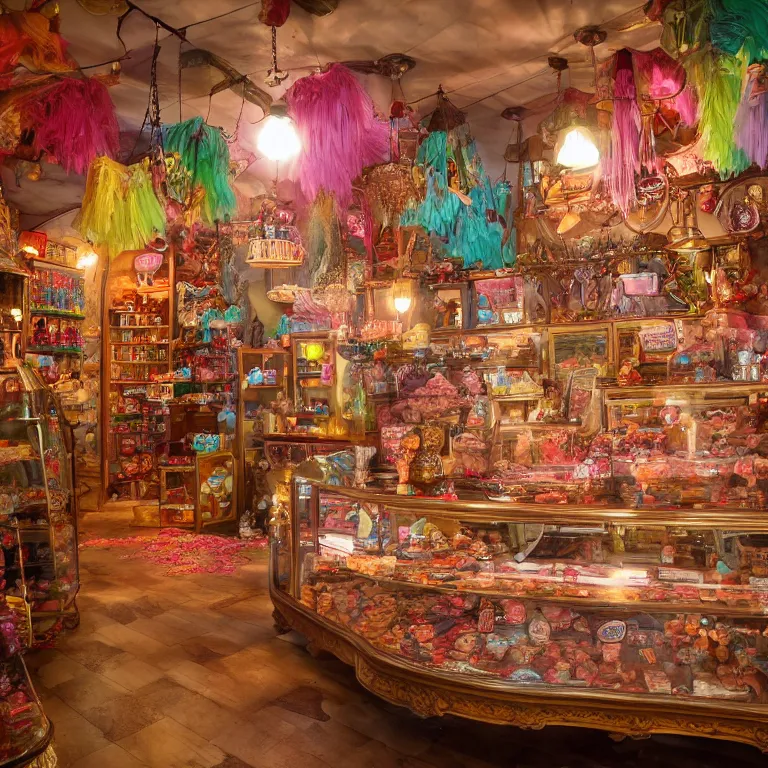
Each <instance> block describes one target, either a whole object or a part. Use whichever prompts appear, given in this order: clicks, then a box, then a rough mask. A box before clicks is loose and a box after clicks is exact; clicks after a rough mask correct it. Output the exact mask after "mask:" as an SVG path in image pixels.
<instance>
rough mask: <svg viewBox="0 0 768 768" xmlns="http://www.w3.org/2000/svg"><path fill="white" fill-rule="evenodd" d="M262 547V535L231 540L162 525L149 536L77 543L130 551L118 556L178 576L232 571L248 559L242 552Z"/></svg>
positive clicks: (263, 542)
mask: <svg viewBox="0 0 768 768" xmlns="http://www.w3.org/2000/svg"><path fill="white" fill-rule="evenodd" d="M266 546H267V539H266V538H265V537H261V538H253V539H235V538H229V537H226V536H211V535H208V534H194V533H190V532H189V531H183V530H181V529H180V528H165V529H164V530H162V531H160V532H159V533H157V534H153V535H150V536H127V537H123V538H116V539H101V538H97V539H88V540H86V541H83V542H81V544H80V549H86V548H90V549H118V548H122V549H128V550H134V551H129V552H127V553H126V554H124V555H121V558H122V559H134V558H139V559H142V560H147V561H149V562H151V563H156V564H157V565H162V566H164V567H165V568H166V575H167V576H181V575H184V574H189V573H234V572H235V571H236V570H237V567H238V566H241V565H247V564H248V563H249V562H251V561H250V558H249V557H248V556H247V554H246V553H248V552H253V551H255V550H258V549H264V548H265V547H266Z"/></svg>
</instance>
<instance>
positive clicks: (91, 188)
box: [74, 157, 165, 257]
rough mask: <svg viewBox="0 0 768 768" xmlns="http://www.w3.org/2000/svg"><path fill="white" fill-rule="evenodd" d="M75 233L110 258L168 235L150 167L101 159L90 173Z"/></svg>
mask: <svg viewBox="0 0 768 768" xmlns="http://www.w3.org/2000/svg"><path fill="white" fill-rule="evenodd" d="M74 227H75V229H77V230H78V232H80V234H81V235H82V236H83V237H85V238H86V239H88V240H90V241H91V242H92V243H94V244H95V245H99V246H104V247H105V248H107V250H108V251H109V254H110V257H114V256H117V255H118V254H119V253H121V252H122V251H132V250H138V249H139V248H144V247H145V246H146V244H147V243H148V242H149V241H150V240H151V239H152V238H153V237H154V236H155V235H156V234H157V233H161V234H162V233H163V232H164V231H165V216H164V214H163V209H162V206H161V205H160V203H159V202H158V200H157V197H155V192H154V190H153V188H152V177H151V174H150V171H149V167H148V164H147V163H146V162H145V163H137V164H136V165H129V166H125V165H121V164H120V163H116V162H115V161H114V160H110V159H109V158H108V157H98V158H96V160H94V161H93V163H92V164H91V167H90V169H89V170H88V178H87V180H86V184H85V194H84V195H83V202H82V207H81V209H80V214H79V215H78V217H77V218H76V219H75V222H74Z"/></svg>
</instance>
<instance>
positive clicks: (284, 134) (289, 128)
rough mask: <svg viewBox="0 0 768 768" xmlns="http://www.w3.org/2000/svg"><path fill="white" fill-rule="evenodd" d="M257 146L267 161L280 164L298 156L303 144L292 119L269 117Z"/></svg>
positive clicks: (277, 116)
mask: <svg viewBox="0 0 768 768" xmlns="http://www.w3.org/2000/svg"><path fill="white" fill-rule="evenodd" d="M256 146H257V147H258V148H259V152H261V153H262V154H263V155H264V156H265V157H266V158H267V159H269V160H274V161H276V162H280V161H283V160H290V159H291V158H292V157H294V156H295V155H297V154H298V152H299V150H300V149H301V142H300V141H299V135H298V134H297V133H296V128H295V127H294V125H293V121H292V120H291V118H290V117H288V116H280V115H268V116H267V119H266V120H265V121H264V126H263V127H262V129H261V132H260V133H259V138H258V140H257V141H256Z"/></svg>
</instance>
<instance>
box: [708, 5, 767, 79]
mask: <svg viewBox="0 0 768 768" xmlns="http://www.w3.org/2000/svg"><path fill="white" fill-rule="evenodd" d="M707 2H708V4H709V34H710V38H711V40H712V45H713V46H714V47H715V48H717V49H718V50H720V51H722V52H723V53H727V54H730V55H731V56H736V55H737V54H741V55H743V56H744V57H745V58H746V59H747V64H753V63H754V62H757V61H763V60H764V59H766V58H768V3H767V2H765V0H707Z"/></svg>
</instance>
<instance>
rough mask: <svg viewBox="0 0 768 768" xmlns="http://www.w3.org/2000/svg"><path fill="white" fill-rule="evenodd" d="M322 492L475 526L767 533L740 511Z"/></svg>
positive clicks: (758, 520)
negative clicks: (645, 527) (655, 527)
mask: <svg viewBox="0 0 768 768" xmlns="http://www.w3.org/2000/svg"><path fill="white" fill-rule="evenodd" d="M307 482H308V483H309V484H310V485H314V486H315V487H317V488H319V489H320V490H321V491H327V492H328V493H332V494H335V495H337V496H344V497H346V498H348V499H352V500H354V501H359V502H364V503H366V504H381V505H383V506H385V507H389V508H390V509H401V510H405V511H408V512H413V513H414V514H420V515H426V514H430V513H431V514H433V515H437V516H441V517H453V518H459V519H461V520H466V521H468V522H469V521H474V522H485V523H487V522H498V521H499V520H505V521H509V522H516V523H528V522H530V523H534V522H535V523H549V524H551V525H582V524H598V525H603V524H607V523H613V524H615V525H670V526H680V527H683V528H696V529H701V528H716V529H722V530H726V531H755V532H761V533H762V532H764V531H765V527H766V525H765V520H764V519H763V518H762V517H761V515H760V514H759V511H758V510H755V509H747V508H744V509H740V508H738V507H701V508H698V509H697V508H680V509H654V508H644V507H640V508H637V509H635V508H632V507H611V506H605V507H601V506H589V505H579V504H525V503H519V502H509V501H444V500H443V499H433V498H424V497H422V496H398V495H396V494H393V493H382V492H380V491H375V490H372V489H358V488H345V487H343V486H338V485H324V484H323V483H319V482H317V481H315V480H307Z"/></svg>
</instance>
